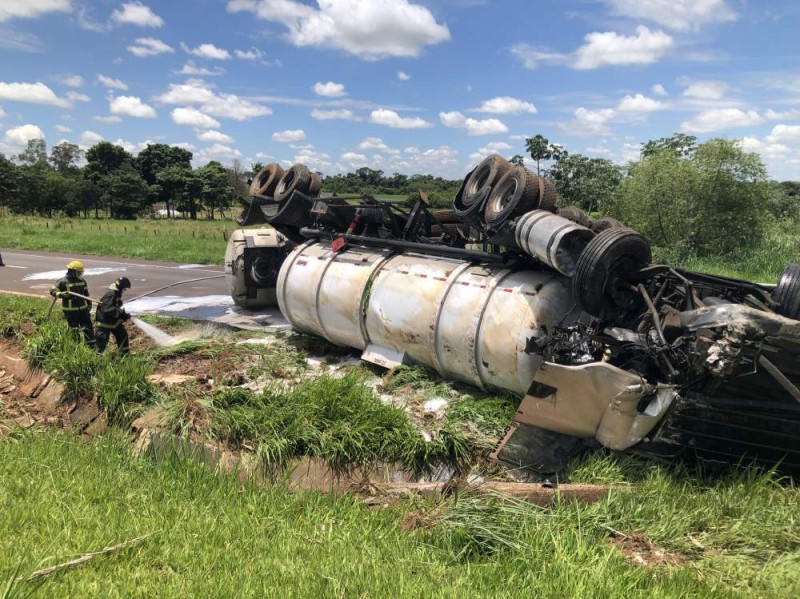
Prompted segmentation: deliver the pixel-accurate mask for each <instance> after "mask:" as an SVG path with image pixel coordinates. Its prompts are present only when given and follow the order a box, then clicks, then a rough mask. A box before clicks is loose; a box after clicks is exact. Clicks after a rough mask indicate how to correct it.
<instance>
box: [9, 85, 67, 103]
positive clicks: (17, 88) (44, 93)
mask: <svg viewBox="0 0 800 599" xmlns="http://www.w3.org/2000/svg"><path fill="white" fill-rule="evenodd" d="M0 100H10V101H13V102H28V103H30V104H49V105H51V106H58V107H60V108H69V105H70V103H69V100H65V99H63V98H59V97H58V96H57V95H56V94H55V92H53V90H52V89H50V88H49V87H47V86H46V85H45V84H44V83H41V82H40V81H37V82H36V83H16V82H15V83H6V82H4V81H0Z"/></svg>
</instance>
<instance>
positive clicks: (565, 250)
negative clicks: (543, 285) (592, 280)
mask: <svg viewBox="0 0 800 599" xmlns="http://www.w3.org/2000/svg"><path fill="white" fill-rule="evenodd" d="M592 237H594V233H592V231H591V230H590V229H587V228H586V227H582V226H581V225H578V224H575V223H574V222H572V221H571V220H567V219H566V218H564V217H562V216H558V215H557V214H553V213H552V212H548V211H547V210H532V211H531V212H528V213H527V214H525V215H523V216H522V217H521V218H520V219H519V221H517V224H516V227H515V228H514V238H515V240H516V242H517V245H518V246H519V247H520V249H521V250H522V251H524V252H526V253H528V254H530V255H531V256H533V257H534V258H537V259H538V260H540V261H541V262H543V263H544V264H547V265H548V266H551V267H553V268H555V269H556V270H557V271H558V272H560V273H561V274H563V275H566V276H568V277H571V276H572V275H573V274H574V273H575V265H576V264H577V262H578V257H579V256H580V255H581V252H582V251H583V248H585V247H586V244H588V243H589V241H591V239H592Z"/></svg>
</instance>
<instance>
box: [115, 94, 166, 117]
mask: <svg viewBox="0 0 800 599" xmlns="http://www.w3.org/2000/svg"><path fill="white" fill-rule="evenodd" d="M108 107H109V110H111V113H112V114H117V115H122V116H132V117H136V118H141V119H154V118H156V111H155V109H154V108H153V107H152V106H150V105H149V104H145V103H144V102H142V100H141V99H140V98H138V97H136V96H117V97H116V98H113V97H112V98H111V99H110V100H109V101H108Z"/></svg>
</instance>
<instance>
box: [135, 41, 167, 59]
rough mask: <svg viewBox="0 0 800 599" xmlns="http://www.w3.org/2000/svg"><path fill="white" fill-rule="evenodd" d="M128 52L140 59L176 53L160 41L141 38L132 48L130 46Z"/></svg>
mask: <svg viewBox="0 0 800 599" xmlns="http://www.w3.org/2000/svg"><path fill="white" fill-rule="evenodd" d="M128 52H130V53H131V54H133V55H134V56H138V57H139V58H145V57H147V56H158V55H159V54H167V53H170V54H171V53H172V52H175V49H174V48H173V47H172V46H168V45H167V44H165V43H164V42H162V41H161V40H159V39H156V38H153V37H140V38H137V39H136V41H135V42H134V44H133V45H132V46H128Z"/></svg>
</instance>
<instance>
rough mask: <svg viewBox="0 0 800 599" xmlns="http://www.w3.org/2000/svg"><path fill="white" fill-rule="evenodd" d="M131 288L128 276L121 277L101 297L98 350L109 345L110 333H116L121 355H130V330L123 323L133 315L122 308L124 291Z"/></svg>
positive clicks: (98, 313) (98, 307)
mask: <svg viewBox="0 0 800 599" xmlns="http://www.w3.org/2000/svg"><path fill="white" fill-rule="evenodd" d="M130 288H131V282H130V279H128V277H119V278H118V279H117V280H116V281H114V282H113V283H112V284H111V286H109V288H108V291H106V293H105V295H103V297H101V298H100V303H99V304H97V311H96V312H95V320H96V321H97V351H99V352H101V353H102V352H103V351H105V349H106V346H107V345H108V337H109V335H114V339H115V340H116V342H117V349H118V350H119V353H120V355H122V356H126V355H128V331H127V330H125V325H124V324H122V323H123V322H125V321H126V320H128V319H129V318H130V317H131V315H130V314H128V313H127V312H126V311H125V310H123V309H122V292H123V291H125V290H126V289H130Z"/></svg>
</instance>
